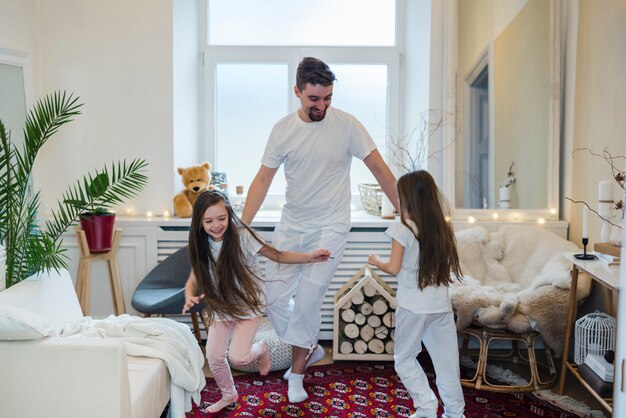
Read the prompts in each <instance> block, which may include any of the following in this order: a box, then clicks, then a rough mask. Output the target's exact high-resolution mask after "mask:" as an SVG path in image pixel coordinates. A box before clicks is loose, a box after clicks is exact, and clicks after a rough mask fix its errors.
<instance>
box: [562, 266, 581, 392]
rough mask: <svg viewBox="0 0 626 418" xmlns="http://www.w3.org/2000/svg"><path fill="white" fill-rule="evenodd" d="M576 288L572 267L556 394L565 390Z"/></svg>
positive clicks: (574, 271) (574, 314)
mask: <svg viewBox="0 0 626 418" xmlns="http://www.w3.org/2000/svg"><path fill="white" fill-rule="evenodd" d="M577 288H578V268H577V267H576V266H573V267H572V284H571V289H570V292H569V307H568V309H567V320H566V321H565V341H563V358H562V360H561V376H560V379H559V389H558V394H559V395H563V392H564V390H565V377H566V374H567V362H568V359H569V347H570V341H571V339H572V328H573V327H574V320H575V319H576V308H577V306H576V289H577Z"/></svg>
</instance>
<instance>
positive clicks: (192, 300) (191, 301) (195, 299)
mask: <svg viewBox="0 0 626 418" xmlns="http://www.w3.org/2000/svg"><path fill="white" fill-rule="evenodd" d="M202 299H204V293H203V294H201V295H200V296H189V297H186V298H185V305H184V306H183V314H186V313H187V312H188V311H189V310H190V309H191V308H193V307H194V306H196V305H197V304H198V303H200V301H201V300H202Z"/></svg>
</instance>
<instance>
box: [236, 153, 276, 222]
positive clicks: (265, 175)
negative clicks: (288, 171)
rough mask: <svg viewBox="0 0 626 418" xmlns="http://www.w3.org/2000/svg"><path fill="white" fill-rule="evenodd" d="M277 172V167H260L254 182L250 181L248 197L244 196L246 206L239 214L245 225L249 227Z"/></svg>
mask: <svg viewBox="0 0 626 418" xmlns="http://www.w3.org/2000/svg"><path fill="white" fill-rule="evenodd" d="M277 171H278V167H277V168H269V167H266V166H264V165H261V168H259V172H258V173H256V176H255V177H254V180H252V184H250V189H249V190H248V195H247V196H246V204H245V205H244V207H243V213H242V214H241V220H242V221H244V222H245V223H246V224H248V225H250V223H251V222H252V220H253V219H254V216H255V215H256V213H257V212H258V211H259V208H260V207H261V204H262V203H263V200H265V196H266V195H267V191H268V190H269V188H270V185H271V184H272V180H274V175H275V174H276V172H277Z"/></svg>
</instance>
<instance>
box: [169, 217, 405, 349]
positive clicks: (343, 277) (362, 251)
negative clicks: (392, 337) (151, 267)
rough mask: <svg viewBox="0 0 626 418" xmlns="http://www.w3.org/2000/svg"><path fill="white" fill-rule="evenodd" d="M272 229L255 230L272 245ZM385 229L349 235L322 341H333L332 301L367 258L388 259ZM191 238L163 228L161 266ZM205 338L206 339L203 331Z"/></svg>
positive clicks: (326, 307)
mask: <svg viewBox="0 0 626 418" xmlns="http://www.w3.org/2000/svg"><path fill="white" fill-rule="evenodd" d="M273 229H274V228H272V227H262V228H255V230H256V231H257V232H258V233H259V234H260V235H261V237H262V238H263V239H264V240H266V241H268V242H271V241H272V231H273ZM385 229H386V228H384V227H383V228H376V227H374V228H352V230H351V231H350V233H349V234H348V243H347V244H346V249H345V251H344V255H343V258H342V260H341V263H340V264H339V267H338V268H337V272H336V273H335V278H334V280H333V281H332V283H331V284H330V286H329V288H328V291H327V292H326V296H325V297H324V302H323V304H322V324H321V326H320V339H322V340H332V339H333V297H334V295H335V292H337V290H339V289H340V288H341V287H342V286H343V285H344V284H345V283H346V282H347V281H348V280H349V279H350V278H351V277H352V275H354V273H355V272H357V271H358V270H359V269H360V268H361V267H363V265H364V264H366V263H367V257H368V255H369V253H370V252H375V253H378V254H379V255H380V256H381V257H383V258H387V257H389V255H390V252H391V243H390V242H389V238H387V237H386V236H385V234H384V231H385ZM188 238H189V228H188V227H184V226H161V227H160V230H159V232H158V237H157V259H158V262H161V261H163V260H164V259H165V258H167V257H168V256H169V255H171V254H173V253H174V252H176V250H178V249H179V248H182V247H184V246H185V245H187V242H188ZM258 259H259V261H258V263H259V264H258V265H259V268H260V271H263V270H264V269H263V267H264V265H265V261H266V259H265V257H258ZM379 273H380V275H381V277H382V278H383V279H384V280H385V281H386V282H387V283H388V284H389V285H390V286H391V287H392V288H393V289H394V290H395V289H396V287H397V282H396V278H395V277H392V276H389V275H387V274H385V273H383V272H379ZM174 318H176V319H178V320H180V321H181V322H184V323H188V324H191V317H189V315H182V316H180V317H178V318H177V317H174ZM200 328H201V329H202V334H203V338H204V337H206V334H205V331H204V329H203V327H202V326H201V327H200Z"/></svg>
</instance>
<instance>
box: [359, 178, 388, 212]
mask: <svg viewBox="0 0 626 418" xmlns="http://www.w3.org/2000/svg"><path fill="white" fill-rule="evenodd" d="M359 193H360V195H361V205H362V206H363V209H364V210H365V212H367V213H369V214H370V215H374V216H380V214H381V212H382V198H383V189H382V188H381V187H380V186H379V185H378V184H366V183H360V184H359Z"/></svg>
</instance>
